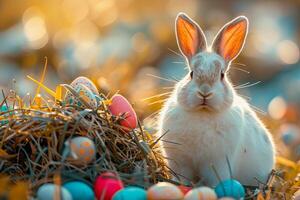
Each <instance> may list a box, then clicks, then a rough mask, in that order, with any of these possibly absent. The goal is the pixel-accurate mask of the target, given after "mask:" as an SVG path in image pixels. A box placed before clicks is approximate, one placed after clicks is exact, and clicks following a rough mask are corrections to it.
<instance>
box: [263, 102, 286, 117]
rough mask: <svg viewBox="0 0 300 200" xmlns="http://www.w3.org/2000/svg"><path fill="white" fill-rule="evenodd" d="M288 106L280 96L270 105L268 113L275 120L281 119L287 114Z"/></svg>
mask: <svg viewBox="0 0 300 200" xmlns="http://www.w3.org/2000/svg"><path fill="white" fill-rule="evenodd" d="M286 110H287V105H286V102H285V101H284V99H283V98H282V97H280V96H278V97H275V98H274V99H272V101H271V102H270V104H269V107H268V111H269V114H270V116H271V117H272V118H273V119H281V118H282V117H283V116H284V114H285V113H286Z"/></svg>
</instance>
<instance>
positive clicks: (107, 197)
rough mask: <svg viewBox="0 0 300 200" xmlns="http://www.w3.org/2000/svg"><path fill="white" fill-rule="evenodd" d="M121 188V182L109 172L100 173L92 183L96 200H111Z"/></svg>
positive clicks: (122, 186)
mask: <svg viewBox="0 0 300 200" xmlns="http://www.w3.org/2000/svg"><path fill="white" fill-rule="evenodd" d="M123 188H124V185H123V182H122V181H121V180H120V179H118V177H117V176H116V175H115V174H114V173H111V172H105V173H102V174H101V175H100V176H98V177H97V178H96V181H95V183H94V191H95V195H96V197H97V199H98V200H100V199H101V200H112V197H113V196H114V194H115V193H116V192H118V191H119V190H121V189H123Z"/></svg>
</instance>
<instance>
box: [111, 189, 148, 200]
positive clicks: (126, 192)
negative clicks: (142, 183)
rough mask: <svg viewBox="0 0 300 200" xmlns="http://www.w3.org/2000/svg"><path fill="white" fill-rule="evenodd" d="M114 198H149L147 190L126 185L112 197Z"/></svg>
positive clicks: (139, 199) (133, 199)
mask: <svg viewBox="0 0 300 200" xmlns="http://www.w3.org/2000/svg"><path fill="white" fill-rule="evenodd" d="M112 199H113V200H147V192H146V190H144V189H143V188H139V187H133V186H130V187H126V188H124V189H122V190H119V191H118V192H117V193H116V194H115V195H114V196H113V198H112Z"/></svg>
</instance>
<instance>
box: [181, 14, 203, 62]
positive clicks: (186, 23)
mask: <svg viewBox="0 0 300 200" xmlns="http://www.w3.org/2000/svg"><path fill="white" fill-rule="evenodd" d="M175 28H176V38H177V43H178V46H179V49H180V51H181V53H182V54H183V55H185V56H186V58H187V59H188V60H190V59H191V58H192V56H194V55H195V54H197V53H198V52H200V51H202V50H205V49H206V46H207V44H206V38H205V35H204V33H203V31H202V30H201V29H200V27H199V26H198V24H197V23H196V22H194V21H193V20H192V19H191V18H189V17H188V16H187V15H186V14H184V13H179V14H178V15H177V18H176V25H175Z"/></svg>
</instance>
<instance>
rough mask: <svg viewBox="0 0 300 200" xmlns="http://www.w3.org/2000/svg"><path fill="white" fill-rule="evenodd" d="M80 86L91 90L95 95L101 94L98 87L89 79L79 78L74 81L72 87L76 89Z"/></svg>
mask: <svg viewBox="0 0 300 200" xmlns="http://www.w3.org/2000/svg"><path fill="white" fill-rule="evenodd" d="M80 84H81V85H84V86H86V87H87V88H89V89H90V90H91V91H92V92H93V93H94V95H98V93H99V92H98V89H97V87H96V85H95V84H94V83H93V82H92V81H91V80H90V79H88V78H87V77H84V76H79V77H77V78H76V79H75V80H74V81H72V83H71V84H70V85H71V86H72V87H73V88H76V87H77V86H78V85H80Z"/></svg>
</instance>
